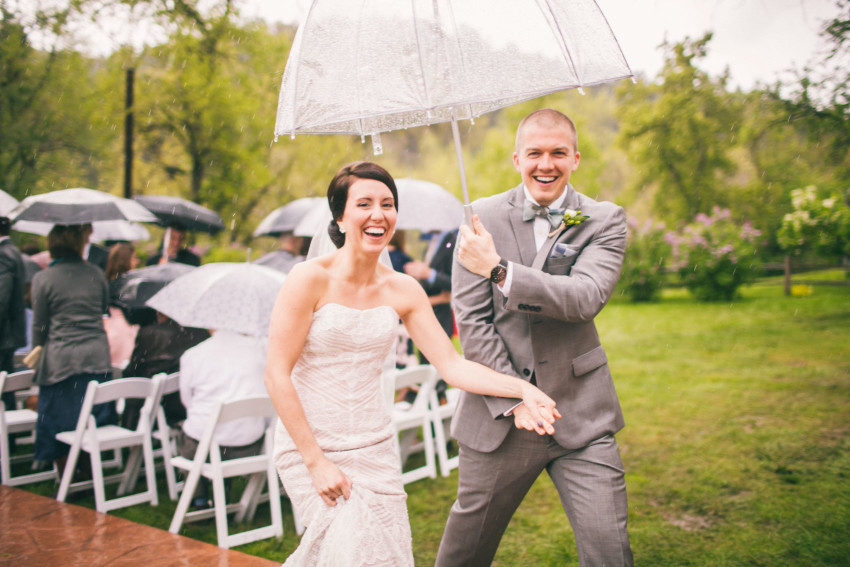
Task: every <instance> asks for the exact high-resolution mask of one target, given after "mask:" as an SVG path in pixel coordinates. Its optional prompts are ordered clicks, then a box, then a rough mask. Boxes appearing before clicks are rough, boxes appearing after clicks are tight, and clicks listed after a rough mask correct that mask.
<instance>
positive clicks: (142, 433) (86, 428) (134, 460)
mask: <svg viewBox="0 0 850 567" xmlns="http://www.w3.org/2000/svg"><path fill="white" fill-rule="evenodd" d="M161 383H162V377H156V378H154V379H153V380H149V379H147V378H121V379H119V380H110V381H109V382H104V383H98V382H97V381H94V380H92V381H91V382H89V384H88V387H87V388H86V396H85V398H84V400H83V408H82V410H81V411H80V418H79V420H78V421H77V428H76V429H75V430H74V431H63V432H61V433H57V434H56V439H57V440H59V441H62V442H63V443H67V444H68V445H70V446H71V452H70V453H69V454H68V460H67V462H66V464H65V471H64V473H63V475H62V481H61V482H60V484H59V493H58V495H57V496H56V499H57V500H59V501H60V502H64V501H65V498H66V497H67V495H68V492H69V491H71V490H73V491H77V490H83V489H87V488H90V487H94V498H95V508H96V509H97V511H98V512H104V513H105V512H108V511H110V510H115V509H117V508H124V507H127V506H133V505H135V504H140V503H142V502H150V503H151V505H152V506H156V505H157V504H159V499H158V496H157V491H156V477H155V472H154V464H153V443H152V441H151V428H152V424H153V417H152V416H153V415H154V408H155V407H156V406H157V405H158V404H159V390H160V385H161ZM125 398H136V399H144V400H145V403H144V406H142V411H141V415H140V417H139V423H138V425H137V426H136V429H135V430H130V429H126V428H124V427H120V426H118V425H105V426H102V427H98V426H97V424H96V423H95V419H94V416H93V415H92V408H93V407H94V406H95V405H96V404H102V403H106V402H114V401H117V400H121V399H125ZM124 448H130V456H129V458H128V459H127V463H126V466H125V467H124V471H123V472H122V473H121V474H118V475H113V476H110V477H105V476H104V462H103V460H102V457H101V452H102V451H109V450H112V451H116V452H119V453H120V451H121V449H124ZM80 451H85V452H87V453H88V454H89V459H90V460H91V470H92V480H88V481H81V482H76V483H72V482H71V479H72V477H73V475H74V470H75V469H76V467H77V461H78V460H79V457H80ZM139 459H143V460H144V464H145V480H146V485H147V489H146V490H145V491H144V492H139V493H136V494H131V495H128V496H122V495H123V494H125V493H126V491H127V490H129V489H130V488H132V487H131V486H130V484H135V480H136V474H137V472H138V470H139V463H138V460H139ZM116 480H120V481H121V485H120V486H119V487H118V497H116V498H113V499H110V500H108V499H107V498H106V483H108V482H113V481H116Z"/></svg>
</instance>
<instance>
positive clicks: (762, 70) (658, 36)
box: [243, 0, 838, 90]
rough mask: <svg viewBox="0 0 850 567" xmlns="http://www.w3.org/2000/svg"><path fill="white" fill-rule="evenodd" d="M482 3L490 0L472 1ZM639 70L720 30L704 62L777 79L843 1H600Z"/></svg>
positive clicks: (287, 12)
mask: <svg viewBox="0 0 850 567" xmlns="http://www.w3.org/2000/svg"><path fill="white" fill-rule="evenodd" d="M464 1H482V2H486V0H464ZM597 4H598V5H599V7H600V8H602V11H603V12H604V13H605V16H606V17H607V18H608V22H609V24H610V25H611V27H612V29H613V30H614V33H615V35H616V36H617V38H618V39H619V41H620V45H621V47H622V49H623V53H624V54H625V56H626V59H627V60H628V62H629V65H630V66H631V67H632V70H633V71H634V72H635V73H638V72H641V73H643V74H644V75H645V76H647V77H649V78H653V77H654V76H655V75H656V74H657V73H658V71H659V70H660V69H661V65H662V62H663V53H662V51H661V50H660V49H659V48H658V46H659V45H661V43H663V42H664V41H665V39H666V40H668V41H670V42H678V41H681V40H682V39H684V38H685V37H686V36H689V37H691V38H697V37H701V36H702V35H703V34H704V33H705V32H707V31H712V32H713V33H714V37H713V39H712V41H711V43H710V44H709V56H708V57H707V58H706V59H705V60H704V61H703V62H702V64H701V65H700V67H701V68H702V69H704V70H706V71H708V72H709V73H710V74H712V75H718V74H720V73H722V72H723V70H724V69H725V68H727V67H728V68H729V70H730V73H731V86H732V87H733V88H734V87H741V88H742V89H745V90H748V89H751V88H752V87H754V86H755V85H756V83H757V82H761V83H762V84H772V83H774V82H775V81H776V80H777V78H780V77H781V76H782V74H783V73H784V72H786V71H787V70H789V69H792V68H794V69H800V68H802V67H803V66H804V65H805V64H806V63H809V62H810V61H811V58H812V57H813V56H814V55H815V54H816V53H817V52H819V51H823V50H824V49H825V46H826V45H825V43H824V42H823V41H822V40H821V39H820V38H819V36H818V34H819V32H820V30H821V29H822V27H823V22H824V21H825V20H828V19H831V18H832V17H834V16H835V15H837V14H838V9H837V7H836V5H835V0H597ZM308 5H309V0H245V4H244V8H243V13H244V14H245V15H247V16H251V15H254V16H262V17H264V18H266V19H267V20H270V21H283V22H288V23H295V22H298V21H300V19H301V17H302V16H303V14H304V13H305V11H306V8H307V6H308Z"/></svg>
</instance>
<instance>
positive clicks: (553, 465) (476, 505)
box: [436, 428, 633, 567]
mask: <svg viewBox="0 0 850 567" xmlns="http://www.w3.org/2000/svg"><path fill="white" fill-rule="evenodd" d="M544 469H545V470H546V472H547V473H549V477H550V478H551V479H552V482H553V483H554V484H555V487H556V488H557V490H558V494H559V496H560V499H561V504H562V505H563V507H564V510H565V511H566V514H567V518H568V519H569V522H570V525H571V526H572V529H573V531H574V532H575V534H576V544H577V546H578V556H579V563H580V564H581V565H582V567H596V566H599V567H601V566H603V565H604V566H605V567H620V566H623V567H628V566H631V565H633V559H632V552H631V548H630V545H629V536H628V532H627V529H626V521H627V516H628V506H627V501H626V483H625V477H624V469H623V463H622V460H621V459H620V451H619V447H618V445H617V441H616V440H615V438H614V436H613V435H606V436H604V437H602V438H600V439H598V440H596V441H593V442H591V443H590V444H588V445H587V446H586V447H583V448H581V449H576V450H569V449H564V448H563V447H561V446H560V445H558V444H557V443H556V442H555V440H554V439H553V438H552V437H550V436H549V435H545V436H540V435H537V434H536V433H534V432H531V431H525V430H518V429H515V428H514V429H512V430H511V432H510V433H508V436H507V438H506V439H505V441H504V443H502V445H501V446H500V447H499V448H498V449H496V450H495V451H493V452H491V453H481V452H478V451H475V450H473V449H471V448H469V447H467V446H464V445H463V444H461V445H460V468H459V472H460V482H459V486H460V489H459V491H458V497H457V501H456V502H455V504H454V506H453V507H452V510H451V514H450V516H449V520H448V523H447V524H446V531H445V533H444V534H443V540H442V542H441V544H440V550H439V552H438V555H437V562H436V566H437V567H450V566H458V567H459V566H463V567H479V566H481V567H483V566H487V565H490V564H491V563H492V561H493V557H494V556H495V555H496V550H497V549H498V547H499V541H500V540H501V538H502V534H503V533H504V531H505V528H507V525H508V522H510V519H511V517H512V516H513V514H514V512H515V511H516V509H517V507H518V506H519V504H520V503H521V502H522V499H523V498H524V497H525V495H526V493H527V492H528V490H529V489H530V488H531V485H532V484H534V481H535V480H536V479H537V477H538V476H540V473H541V472H542V471H543V470H544ZM465 476H469V477H470V478H473V479H474V480H475V482H464V477H465Z"/></svg>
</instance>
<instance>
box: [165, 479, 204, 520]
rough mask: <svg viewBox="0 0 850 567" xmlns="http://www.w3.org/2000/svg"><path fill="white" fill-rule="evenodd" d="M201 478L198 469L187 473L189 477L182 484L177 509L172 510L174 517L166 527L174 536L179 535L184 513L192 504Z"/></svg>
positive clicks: (184, 516)
mask: <svg viewBox="0 0 850 567" xmlns="http://www.w3.org/2000/svg"><path fill="white" fill-rule="evenodd" d="M200 478H201V471H200V469H198V470H196V469H194V468H193V469H192V470H191V472H189V477H188V478H187V479H186V481H185V482H184V483H183V492H182V493H181V494H180V500H178V501H177V509H176V510H174V517H173V518H171V525H169V526H168V531H169V532H171V533H173V534H176V533H180V528H181V527H182V526H183V520H184V519H185V518H186V512H188V511H189V504H190V503H191V502H192V497H193V496H194V495H195V489H196V488H197V487H198V481H199V480H200Z"/></svg>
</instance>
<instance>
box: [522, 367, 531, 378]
mask: <svg viewBox="0 0 850 567" xmlns="http://www.w3.org/2000/svg"><path fill="white" fill-rule="evenodd" d="M522 373H523V375H525V376H531V370H529V369H528V368H523V369H522Z"/></svg>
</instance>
